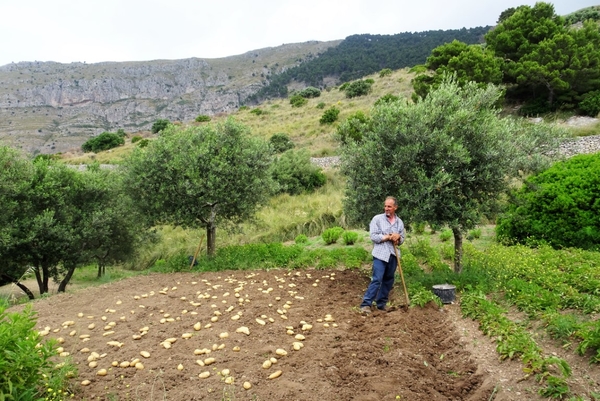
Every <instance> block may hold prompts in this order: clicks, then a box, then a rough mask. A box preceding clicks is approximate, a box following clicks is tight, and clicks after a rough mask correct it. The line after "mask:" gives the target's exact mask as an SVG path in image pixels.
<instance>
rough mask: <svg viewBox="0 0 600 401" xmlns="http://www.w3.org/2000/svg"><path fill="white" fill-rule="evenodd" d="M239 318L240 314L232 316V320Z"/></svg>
mask: <svg viewBox="0 0 600 401" xmlns="http://www.w3.org/2000/svg"><path fill="white" fill-rule="evenodd" d="M239 318H240V315H233V316H231V320H238V319H239Z"/></svg>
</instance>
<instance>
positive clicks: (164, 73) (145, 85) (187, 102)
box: [0, 41, 340, 154]
mask: <svg viewBox="0 0 600 401" xmlns="http://www.w3.org/2000/svg"><path fill="white" fill-rule="evenodd" d="M339 42H340V41H330V42H317V41H311V42H305V43H296V44H286V45H282V46H278V47H273V48H265V49H260V50H254V51H250V52H248V53H245V54H241V55H237V56H231V57H225V58H220V59H201V58H190V59H184V60H153V61H139V62H105V63H95V64H86V63H70V64H61V63H55V62H20V63H12V64H7V65H5V66H2V67H0V143H2V144H5V145H9V146H13V147H16V148H21V149H23V150H24V151H26V152H28V153H31V154H37V153H56V152H65V151H68V150H70V149H73V148H78V147H80V146H81V144H82V143H83V142H85V141H86V140H87V139H89V138H90V137H92V136H94V135H97V134H99V133H101V132H104V131H116V130H117V129H119V128H122V129H124V130H125V131H126V132H138V131H144V130H149V129H150V127H151V126H152V123H153V122H154V121H156V120H157V119H159V118H165V119H169V120H171V121H190V120H193V119H194V118H195V117H196V116H198V115H199V114H206V115H210V116H212V115H215V114H218V113H227V112H229V111H232V110H235V109H237V108H238V107H239V106H240V105H241V104H243V102H244V100H245V99H246V98H248V97H249V96H250V95H252V94H253V93H255V92H256V91H257V90H258V89H260V88H261V87H263V86H264V85H265V84H266V82H267V81H266V80H267V78H268V77H269V76H270V75H272V74H276V73H279V72H281V71H284V70H286V69H288V68H290V67H293V66H296V65H298V64H299V63H300V62H302V61H306V60H309V59H311V58H313V57H315V56H317V55H318V54H320V53H322V52H323V51H325V50H326V49H327V48H329V47H332V46H336V45H337V44H339Z"/></svg>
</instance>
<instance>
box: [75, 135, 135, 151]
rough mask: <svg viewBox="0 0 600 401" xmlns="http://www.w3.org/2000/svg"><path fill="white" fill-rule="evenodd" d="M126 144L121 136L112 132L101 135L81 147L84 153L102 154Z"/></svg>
mask: <svg viewBox="0 0 600 401" xmlns="http://www.w3.org/2000/svg"><path fill="white" fill-rule="evenodd" d="M124 143H125V139H123V137H122V136H121V135H119V134H115V133H112V132H103V133H101V134H100V135H98V136H96V137H94V138H91V139H88V140H87V141H85V142H84V143H83V145H81V149H83V151H84V152H101V151H103V150H109V149H113V148H116V147H118V146H121V145H123V144H124Z"/></svg>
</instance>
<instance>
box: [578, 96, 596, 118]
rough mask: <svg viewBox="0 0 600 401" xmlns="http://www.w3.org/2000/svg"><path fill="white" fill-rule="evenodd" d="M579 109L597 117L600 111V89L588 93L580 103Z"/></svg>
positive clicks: (587, 114)
mask: <svg viewBox="0 0 600 401" xmlns="http://www.w3.org/2000/svg"><path fill="white" fill-rule="evenodd" d="M579 110H581V111H582V112H583V114H585V115H586V116H590V117H596V116H597V115H598V113H600V91H593V92H588V93H586V94H585V95H584V97H583V100H582V101H581V103H579Z"/></svg>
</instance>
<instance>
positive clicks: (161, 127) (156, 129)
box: [151, 118, 171, 134]
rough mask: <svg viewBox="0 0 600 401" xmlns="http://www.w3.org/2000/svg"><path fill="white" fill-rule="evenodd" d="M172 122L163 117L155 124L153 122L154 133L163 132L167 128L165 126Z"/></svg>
mask: <svg viewBox="0 0 600 401" xmlns="http://www.w3.org/2000/svg"><path fill="white" fill-rule="evenodd" d="M170 124H171V121H169V120H167V119H164V118H161V119H158V120H156V121H155V122H154V124H152V129H151V130H152V133H153V134H158V133H159V132H162V131H164V130H165V128H167V127H168V126H169V125H170Z"/></svg>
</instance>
